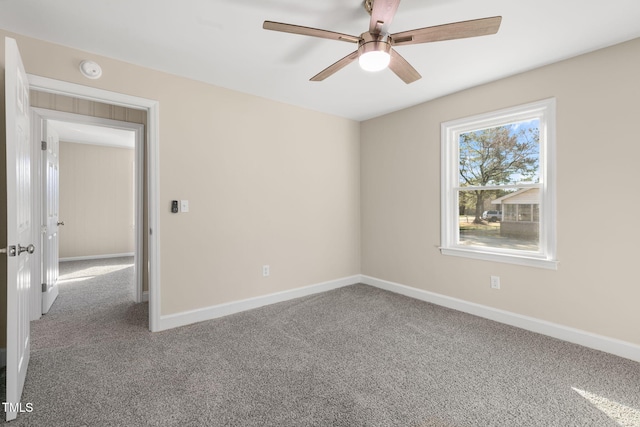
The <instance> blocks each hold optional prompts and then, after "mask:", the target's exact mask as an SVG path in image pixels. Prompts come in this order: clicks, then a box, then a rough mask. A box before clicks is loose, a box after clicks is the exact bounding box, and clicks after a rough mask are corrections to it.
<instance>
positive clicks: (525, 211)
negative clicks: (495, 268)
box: [491, 188, 540, 238]
mask: <svg viewBox="0 0 640 427" xmlns="http://www.w3.org/2000/svg"><path fill="white" fill-rule="evenodd" d="M491 203H492V204H493V205H499V206H500V207H499V208H498V207H496V208H495V209H496V210H502V222H501V223H500V235H501V236H508V237H525V238H537V237H538V234H539V230H540V190H539V189H538V188H524V189H521V190H518V191H516V192H514V193H511V194H509V195H506V196H504V197H500V198H498V199H495V200H493V201H492V202H491Z"/></svg>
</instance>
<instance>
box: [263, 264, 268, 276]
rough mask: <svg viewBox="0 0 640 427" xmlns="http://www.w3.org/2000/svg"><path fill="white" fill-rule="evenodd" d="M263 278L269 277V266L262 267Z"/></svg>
mask: <svg viewBox="0 0 640 427" xmlns="http://www.w3.org/2000/svg"><path fill="white" fill-rule="evenodd" d="M262 277H269V266H268V265H263V266H262Z"/></svg>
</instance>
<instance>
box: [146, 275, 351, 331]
mask: <svg viewBox="0 0 640 427" xmlns="http://www.w3.org/2000/svg"><path fill="white" fill-rule="evenodd" d="M360 279H361V276H360V275H355V276H350V277H343V278H342V279H336V280H331V281H328V282H323V283H318V284H315V285H309V286H304V287H301V288H296V289H291V290H288V291H282V292H276V293H273V294H268V295H263V296H259V297H254V298H248V299H245V300H240V301H233V302H229V303H225V304H219V305H214V306H211V307H204V308H201V309H198V310H191V311H184V312H181V313H175V314H168V315H165V316H160V322H159V325H158V326H159V327H158V331H164V330H167V329H171V328H176V327H179V326H185V325H189V324H192V323H197V322H202V321H205V320H211V319H216V318H218V317H222V316H227V315H229V314H234V313H239V312H241V311H245V310H251V309H254V308H258V307H262V306H265V305H269V304H275V303H277V302H283V301H288V300H291V299H294V298H300V297H304V296H307V295H313V294H317V293H320V292H325V291H330V290H332V289H337V288H341V287H344V286H349V285H353V284H356V283H359V282H360Z"/></svg>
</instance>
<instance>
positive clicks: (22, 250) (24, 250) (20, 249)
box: [18, 244, 36, 255]
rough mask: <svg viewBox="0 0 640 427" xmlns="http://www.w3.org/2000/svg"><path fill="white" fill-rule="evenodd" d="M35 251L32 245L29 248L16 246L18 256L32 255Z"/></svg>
mask: <svg viewBox="0 0 640 427" xmlns="http://www.w3.org/2000/svg"><path fill="white" fill-rule="evenodd" d="M35 251H36V247H35V246H33V244H31V245H29V246H22V245H18V255H20V254H21V253H22V252H29V253H30V254H32V253H34V252H35Z"/></svg>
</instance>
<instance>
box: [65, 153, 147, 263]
mask: <svg viewBox="0 0 640 427" xmlns="http://www.w3.org/2000/svg"><path fill="white" fill-rule="evenodd" d="M134 154H135V153H134V150H133V149H127V148H116V147H106V146H101V145H89V144H76V143H70V142H64V141H61V142H60V220H61V221H64V223H65V225H64V227H61V228H60V258H69V257H83V256H95V255H112V254H124V253H133V252H134V251H135V239H134V238H135V236H134V203H133V193H134V188H133V176H134V174H133V164H134V161H135V155H134Z"/></svg>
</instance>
